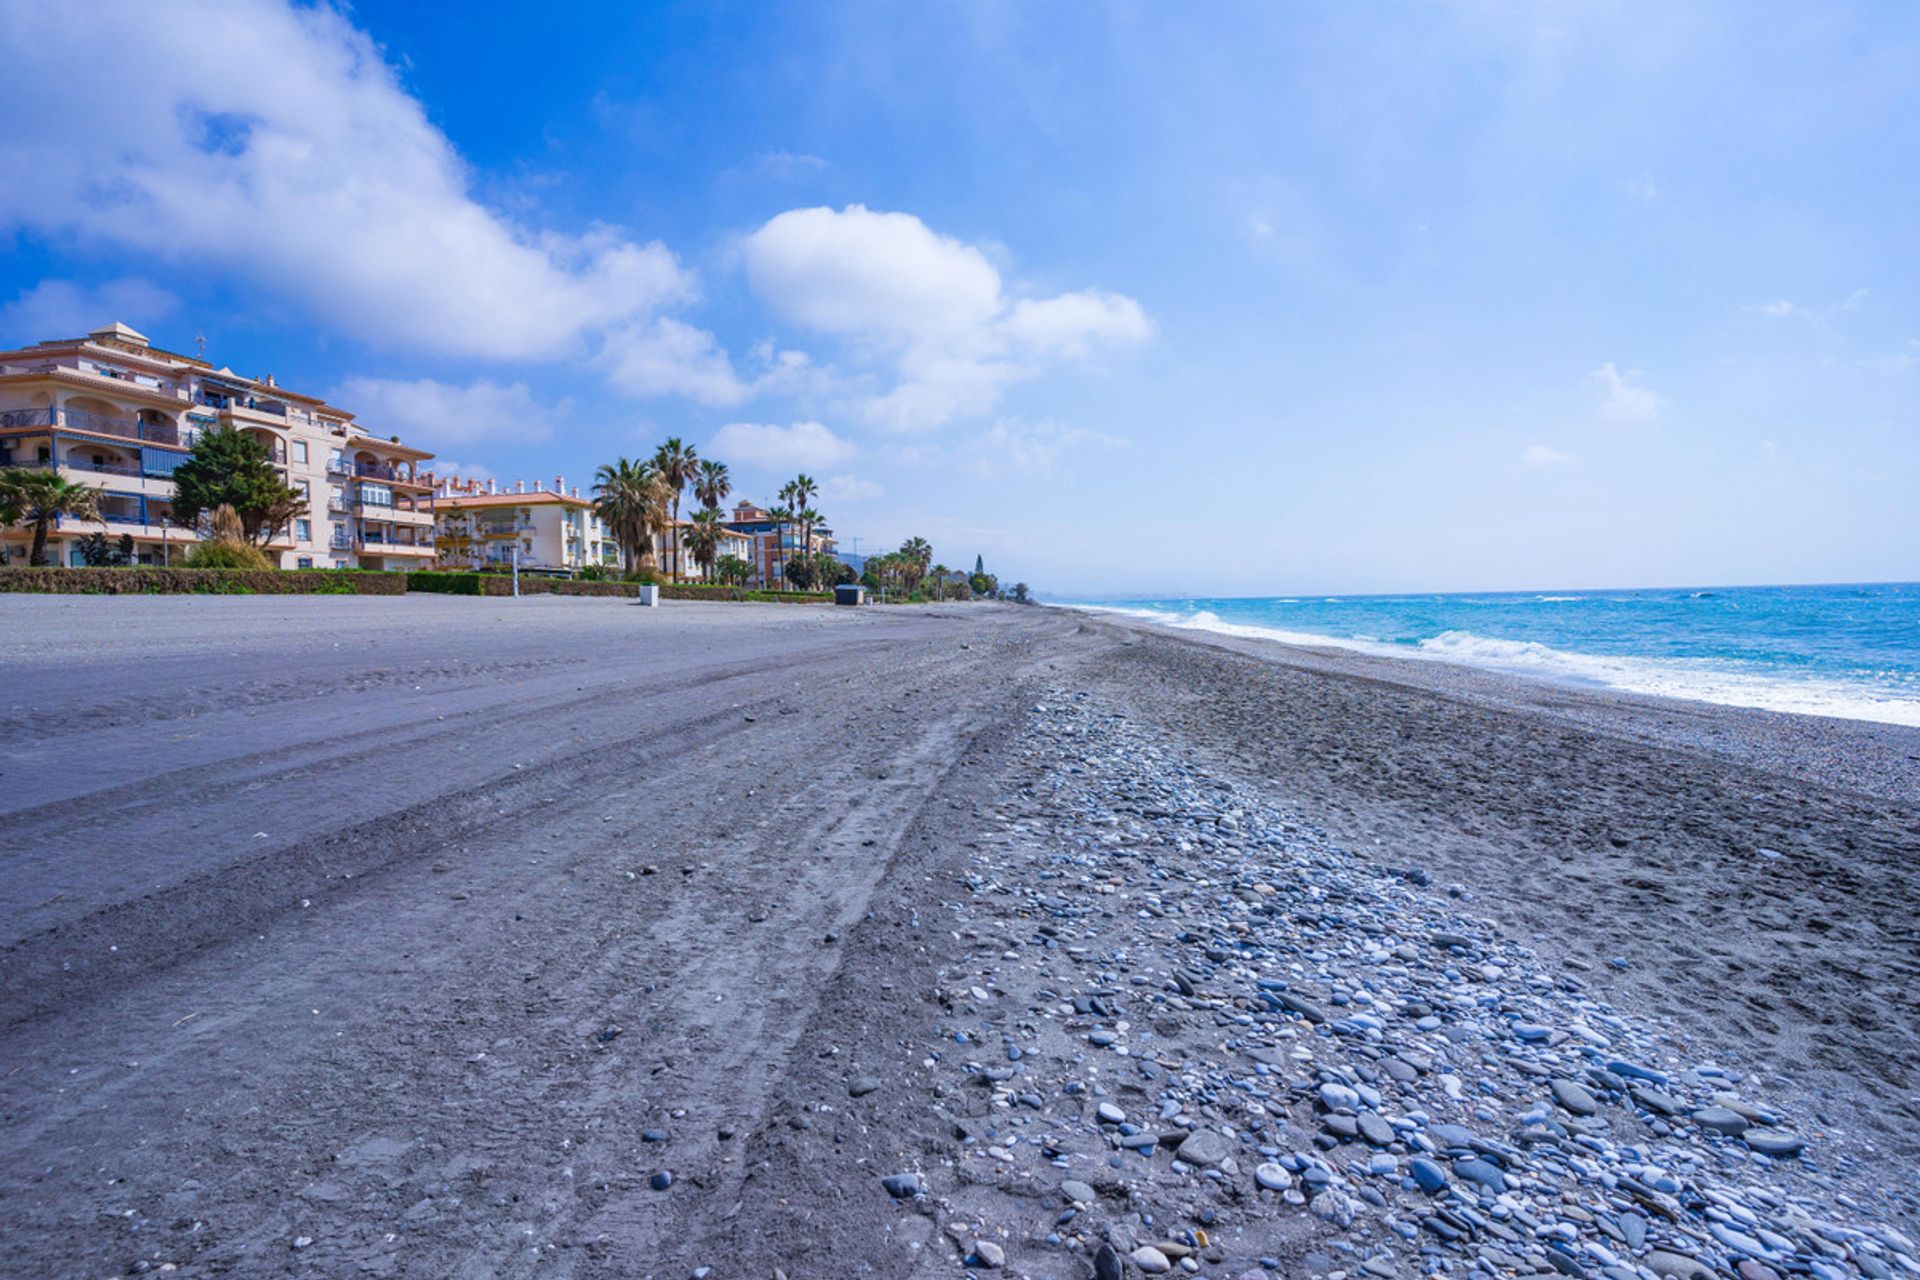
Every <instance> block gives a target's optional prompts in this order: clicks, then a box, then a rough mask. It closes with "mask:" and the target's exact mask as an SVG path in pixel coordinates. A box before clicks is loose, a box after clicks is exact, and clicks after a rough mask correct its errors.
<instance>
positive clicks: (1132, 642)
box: [1081, 614, 1920, 1160]
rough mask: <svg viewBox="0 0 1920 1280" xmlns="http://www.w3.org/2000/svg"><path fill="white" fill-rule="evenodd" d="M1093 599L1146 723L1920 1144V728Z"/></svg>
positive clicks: (1601, 978) (1620, 989)
mask: <svg viewBox="0 0 1920 1280" xmlns="http://www.w3.org/2000/svg"><path fill="white" fill-rule="evenodd" d="M1081 616H1083V617H1089V619H1090V620H1089V625H1093V626H1099V627H1104V628H1111V629H1113V630H1114V631H1116V632H1118V633H1120V634H1121V635H1122V636H1123V637H1124V638H1125V639H1124V642H1123V643H1124V647H1123V648H1122V649H1121V650H1120V652H1121V653H1122V654H1123V655H1125V656H1124V657H1123V658H1122V659H1120V660H1119V661H1116V662H1115V663H1114V664H1112V665H1111V666H1109V667H1107V668H1104V669H1103V675H1104V683H1105V685H1106V686H1107V691H1108V693H1109V694H1110V696H1113V697H1114V698H1115V699H1116V701H1118V702H1120V703H1122V704H1123V705H1127V706H1129V707H1130V708H1132V709H1133V710H1134V712H1135V713H1136V714H1139V715H1141V716H1143V717H1150V718H1151V719H1152V720H1153V721H1154V722H1156V723H1158V724H1159V725H1160V726H1162V728H1163V729H1164V730H1167V731H1170V732H1173V733H1177V734H1179V735H1180V736H1182V737H1183V738H1185V739H1186V740H1188V741H1191V742H1194V743H1196V744H1202V750H1203V752H1204V753H1205V754H1207V755H1208V756H1210V757H1211V758H1212V759H1214V760H1215V761H1217V762H1218V763H1219V764H1220V766H1221V767H1222V768H1228V769H1234V770H1236V771H1238V772H1239V773H1241V774H1242V775H1251V776H1253V777H1257V778H1259V779H1260V780H1261V781H1262V782H1264V783H1265V784H1266V785H1267V786H1268V787H1269V788H1271V790H1272V791H1273V792H1274V793H1276V794H1277V795H1279V796H1281V797H1283V798H1284V799H1285V800H1286V802H1287V803H1289V804H1290V805H1291V806H1293V807H1295V808H1297V809H1298V810H1299V811H1301V812H1302V813H1304V814H1307V815H1309V816H1310V817H1311V819H1312V820H1313V821H1315V822H1317V823H1319V824H1320V825H1322V826H1323V827H1324V828H1325V829H1326V830H1327V831H1328V832H1329V833H1330V834H1331V835H1332V836H1333V837H1334V838H1335V839H1337V840H1340V841H1341V842H1342V843H1344V844H1345V845H1346V846H1347V847H1348V848H1350V849H1352V850H1354V851H1355V852H1356V853H1358V854H1360V855H1361V856H1365V857H1369V858H1373V859H1376V860H1379V861H1382V862H1385V863H1389V864H1394V865H1401V864H1404V865H1406V866H1409V867H1417V868H1420V869H1422V870H1423V871H1425V872H1427V873H1429V874H1431V876H1432V877H1433V879H1434V881H1435V883H1436V884H1445V883H1449V882H1450V883H1451V884H1453V885H1454V886H1457V887H1460V888H1462V889H1463V890H1464V891H1465V892H1466V893H1469V894H1471V895H1472V898H1471V900H1472V902H1473V905H1474V907H1475V909H1477V910H1481V911H1484V912H1486V913H1488V914H1490V915H1492V916H1493V917H1494V918H1496V919H1498V920H1501V921H1502V922H1503V923H1505V924H1506V925H1508V926H1509V927H1511V928H1512V929H1514V930H1516V931H1519V932H1521V933H1522V934H1523V935H1524V936H1527V937H1529V938H1530V939H1532V940H1533V942H1534V944H1535V945H1537V946H1538V947H1540V948H1541V950H1542V951H1543V952H1545V953H1547V954H1550V955H1554V956H1556V957H1558V958H1559V959H1560V960H1561V961H1562V962H1563V963H1565V964H1568V965H1569V966H1571V967H1572V968H1574V969H1575V970H1577V971H1578V972H1580V973H1581V974H1582V976H1583V978H1585V979H1586V980H1588V981H1590V982H1591V983H1592V985H1593V986H1594V987H1595V989H1596V990H1599V991H1602V992H1605V993H1606V994H1608V995H1609V996H1610V997H1612V998H1616V999H1619V1000H1620V1001H1622V1002H1623V1003H1624V1004H1626V1005H1628V1006H1629V1007H1635V1008H1638V1009H1640V1010H1642V1011H1644V1012H1645V1013H1647V1014H1648V1015H1650V1016H1654V1017H1657V1018H1659V1019H1663V1020H1665V1021H1666V1022H1667V1023H1668V1024H1669V1025H1670V1026H1671V1027H1672V1029H1673V1030H1674V1032H1675V1034H1676V1035H1677V1036H1685V1037H1687V1038H1688V1039H1690V1040H1694V1041H1696V1042H1698V1043H1700V1044H1703V1045H1706V1044H1717V1045H1718V1046H1720V1047H1719V1049H1718V1050H1717V1052H1720V1053H1722V1054H1726V1055H1729V1056H1730V1057H1734V1058H1738V1059H1741V1060H1744V1061H1745V1062H1746V1063H1747V1065H1748V1066H1749V1067H1751V1068H1752V1069H1755V1070H1757V1071H1761V1072H1764V1073H1766V1074H1769V1075H1772V1076H1775V1077H1776V1078H1777V1079H1779V1080H1780V1081H1782V1082H1791V1084H1790V1085H1789V1087H1791V1088H1793V1089H1796V1090H1801V1089H1804V1090H1806V1091H1807V1092H1808V1093H1809V1094H1811V1095H1812V1096H1815V1097H1820V1098H1822V1099H1823V1100H1824V1102H1825V1105H1826V1106H1827V1107H1829V1108H1830V1114H1831V1115H1832V1116H1834V1117H1835V1118H1836V1119H1839V1118H1841V1117H1846V1118H1847V1119H1848V1120H1849V1121H1851V1122H1852V1123H1853V1125H1854V1126H1855V1127H1856V1128H1857V1131H1858V1132H1859V1133H1860V1134H1861V1136H1862V1137H1863V1138H1864V1139H1865V1140H1866V1142H1867V1145H1868V1146H1869V1147H1872V1146H1876V1145H1879V1144H1883V1143H1884V1144H1886V1145H1887V1149H1889V1150H1892V1151H1897V1152H1899V1153H1901V1155H1902V1156H1903V1158H1906V1159H1909V1160H1912V1159H1916V1158H1920V1094H1917V1092H1916V1091H1917V1090H1920V1079H1917V1078H1916V1077H1915V1075H1914V1069H1913V1064H1912V1055H1911V1046H1912V1045H1913V1044H1915V1043H1920V952H1917V951H1916V950H1915V948H1914V942H1915V941H1916V938H1917V937H1920V935H1916V934H1915V932H1914V928H1913V925H1912V923H1911V909H1912V904H1913V903H1914V902H1916V901H1920V730H1915V729H1909V728H1906V727H1903V726H1896V725H1886V724H1881V723H1876V722H1871V721H1857V720H1844V719H1838V718H1831V717H1816V716H1800V715H1793V714H1789V713H1783V712H1772V711H1762V710H1757V709H1749V708H1738V707H1725V706H1719V705H1715V704H1710V703H1697V702H1689V701H1682V700H1677V699H1667V698H1660V697H1649V696H1645V695H1637V694H1629V693H1620V692H1615V691H1609V690H1590V689H1578V688H1572V687H1568V686H1563V685H1558V684H1554V683H1552V682H1548V681H1543V680H1538V679H1534V678H1530V677H1525V676H1511V675H1504V674H1502V673H1498V672H1492V671H1486V670H1482V669H1478V668H1473V667H1467V666H1461V665H1455V664H1451V663H1444V662H1432V661H1422V660H1408V659H1395V658H1390V657H1385V656H1378V655H1369V654H1359V653H1354V652H1352V651H1349V650H1343V649H1335V648H1324V649H1322V648H1308V647H1302V646H1293V645H1287V644H1282V643H1279V642H1277V641H1271V640H1253V639H1245V638H1238V637H1232V636H1221V635H1216V634H1211V633H1206V632H1196V631H1193V630H1190V629H1184V628H1170V627H1165V626H1161V625H1158V624H1155V623H1152V622H1148V621H1145V620H1142V619H1137V618H1115V617H1111V616H1109V617H1103V618H1100V619H1098V620H1097V621H1094V620H1092V618H1091V616H1090V615H1085V614H1082V615H1081ZM1615 958H1618V959H1624V960H1626V962H1627V963H1626V966H1625V967H1624V968H1617V967H1614V966H1613V965H1611V964H1610V963H1609V961H1610V960H1612V959H1615Z"/></svg>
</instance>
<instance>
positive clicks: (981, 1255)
mask: <svg viewBox="0 0 1920 1280" xmlns="http://www.w3.org/2000/svg"><path fill="white" fill-rule="evenodd" d="M973 1256H974V1259H975V1260H976V1261H977V1262H979V1264H980V1265H981V1267H983V1268H985V1269H986V1270H988V1271H998V1270H999V1269H1000V1268H1002V1267H1004V1266H1006V1265H1007V1251H1006V1250H1005V1249H1002V1248H1001V1247H1000V1246H999V1245H997V1244H995V1243H994V1242H993V1241H991V1240H975V1241H974V1242H973Z"/></svg>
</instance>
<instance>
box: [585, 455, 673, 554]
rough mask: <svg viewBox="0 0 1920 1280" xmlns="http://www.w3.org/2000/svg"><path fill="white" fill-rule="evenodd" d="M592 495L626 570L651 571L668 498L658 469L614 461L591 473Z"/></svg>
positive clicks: (626, 460)
mask: <svg viewBox="0 0 1920 1280" xmlns="http://www.w3.org/2000/svg"><path fill="white" fill-rule="evenodd" d="M593 496H594V501H593V508H594V511H595V513H596V514H598V515H599V517H600V519H601V521H602V522H603V523H604V524H605V525H606V526H607V530H608V532H610V533H612V534H613V540H614V541H615V542H617V543H619V544H620V554H621V557H622V560H623V562H624V564H625V567H626V569H627V571H628V572H635V571H638V572H641V573H648V572H651V571H652V567H653V564H654V559H653V539H654V535H655V533H657V532H658V531H659V530H660V528H661V527H662V525H664V524H665V522H666V513H667V503H668V501H669V497H670V495H669V493H668V490H667V484H666V481H665V480H663V479H662V478H661V476H660V470H659V468H658V467H655V466H654V465H653V463H651V462H647V461H639V462H635V461H632V460H630V459H627V458H619V459H616V460H615V461H614V462H612V463H609V464H607V465H604V466H602V467H601V468H600V469H599V470H598V471H596V472H595V473H594V477H593Z"/></svg>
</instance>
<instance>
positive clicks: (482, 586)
mask: <svg viewBox="0 0 1920 1280" xmlns="http://www.w3.org/2000/svg"><path fill="white" fill-rule="evenodd" d="M407 590H409V591H437V592H439V593H441V594H442V595H454V596H510V595H512V594H513V579H512V577H510V576H504V575H501V574H497V573H467V572H462V571H460V570H452V571H443V570H434V571H431V572H429V571H427V570H421V571H419V572H415V573H409V574H408V575H407ZM520 594H521V595H523V596H636V595H639V594H640V588H639V587H637V586H635V585H634V584H633V583H631V582H576V581H572V580H570V579H567V578H537V577H535V576H534V575H532V574H530V573H523V574H521V575H520Z"/></svg>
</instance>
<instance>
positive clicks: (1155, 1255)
mask: <svg viewBox="0 0 1920 1280" xmlns="http://www.w3.org/2000/svg"><path fill="white" fill-rule="evenodd" d="M1127 1261H1129V1262H1131V1263H1132V1264H1133V1265H1134V1266H1136V1267H1138V1268H1140V1270H1141V1271H1142V1272H1144V1273H1145V1274H1147V1275H1150V1276H1157V1275H1164V1274H1165V1273H1167V1272H1169V1271H1171V1270H1173V1263H1172V1262H1170V1261H1169V1260H1168V1258H1167V1255H1166V1254H1164V1253H1162V1252H1160V1251H1159V1250H1158V1249H1156V1248H1154V1247H1153V1246H1152V1245H1150V1244H1143V1245H1141V1246H1140V1247H1139V1248H1138V1249H1135V1250H1134V1251H1133V1252H1132V1253H1130V1254H1128V1255H1127Z"/></svg>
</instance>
